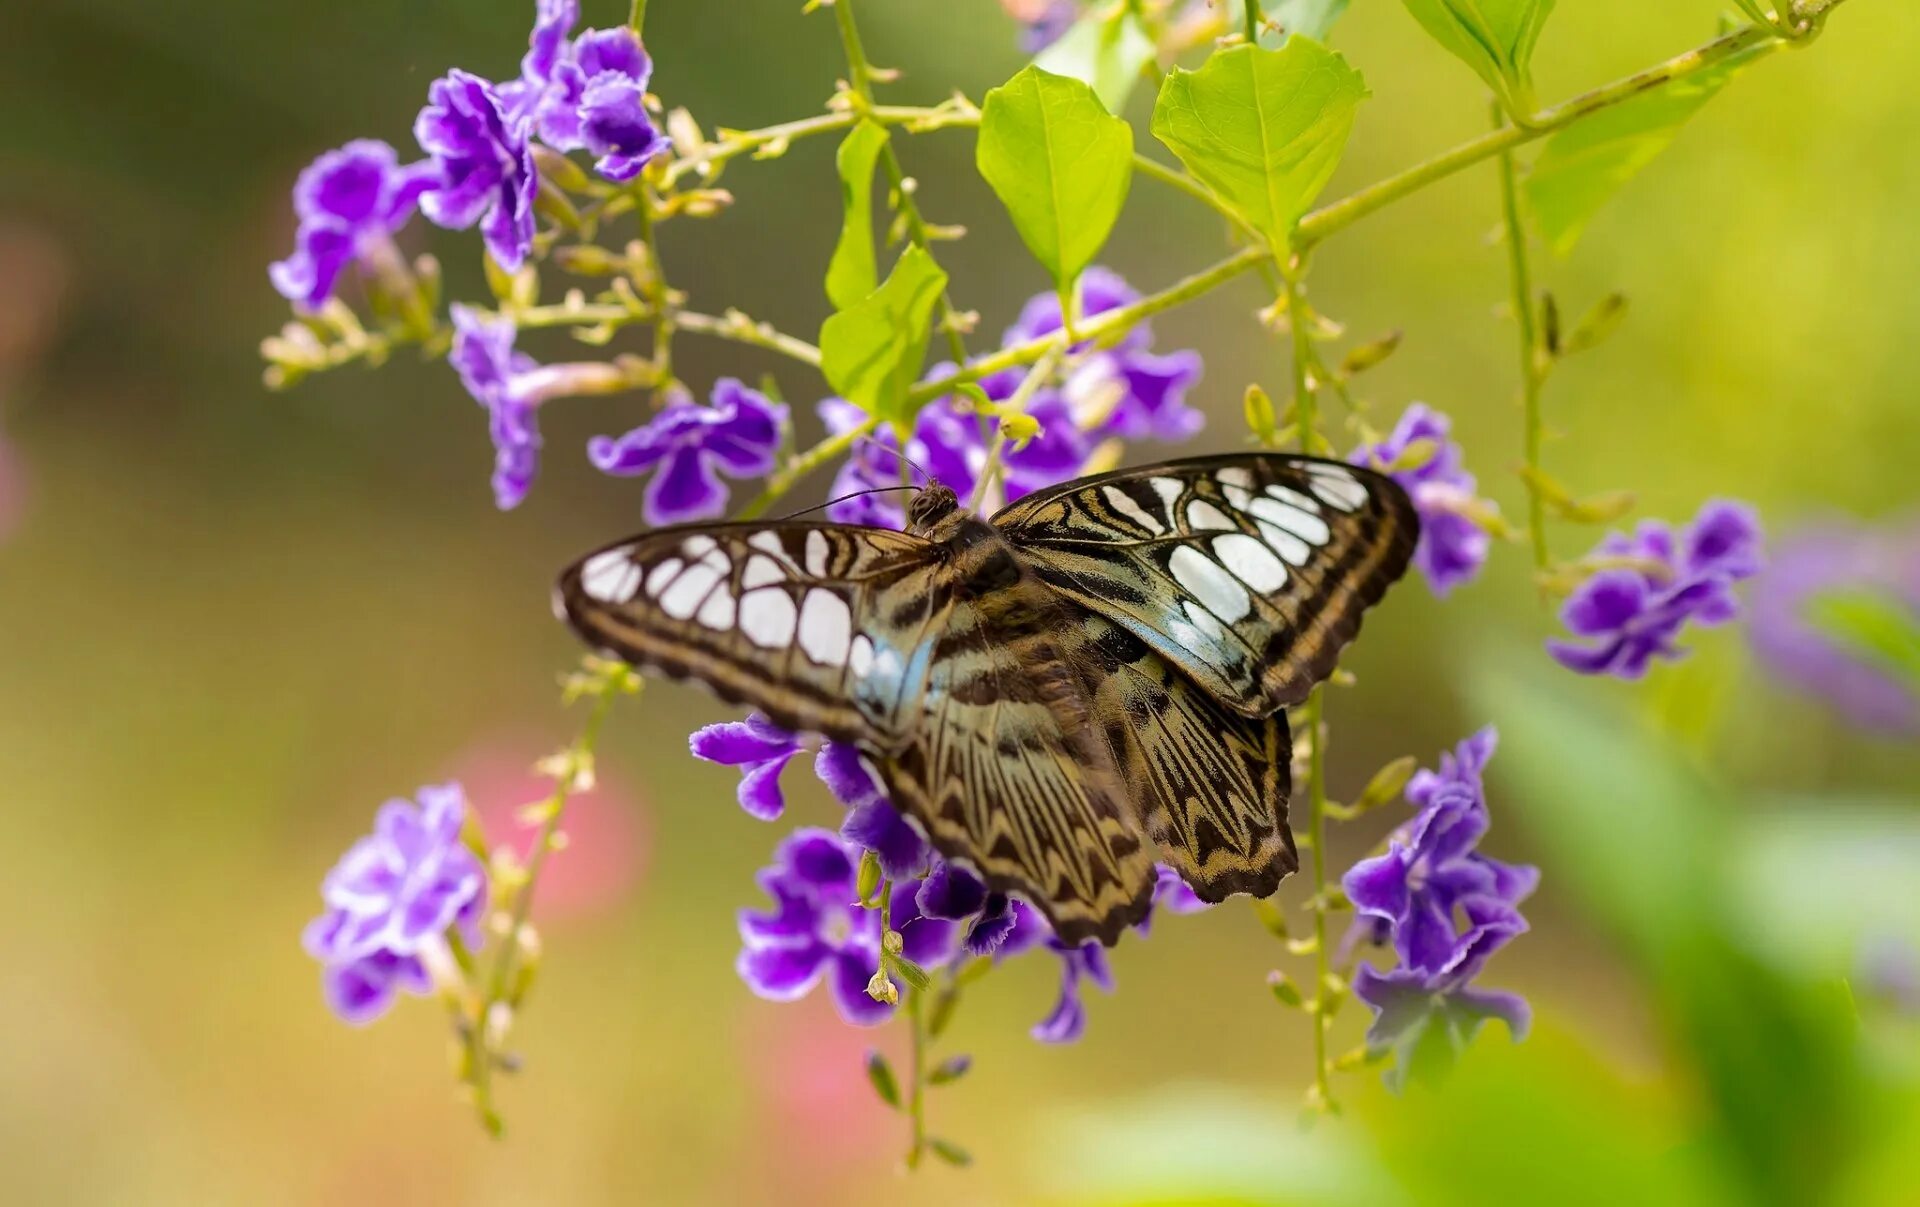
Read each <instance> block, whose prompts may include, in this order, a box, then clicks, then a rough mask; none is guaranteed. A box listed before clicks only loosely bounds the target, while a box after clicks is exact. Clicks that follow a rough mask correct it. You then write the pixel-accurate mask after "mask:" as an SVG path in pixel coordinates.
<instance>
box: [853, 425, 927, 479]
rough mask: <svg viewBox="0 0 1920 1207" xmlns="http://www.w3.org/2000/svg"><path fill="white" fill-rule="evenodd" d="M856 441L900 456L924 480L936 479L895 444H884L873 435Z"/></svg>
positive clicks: (890, 454) (894, 455) (891, 454)
mask: <svg viewBox="0 0 1920 1207" xmlns="http://www.w3.org/2000/svg"><path fill="white" fill-rule="evenodd" d="M854 443H856V444H870V445H872V446H873V447H874V448H875V449H878V450H879V451H880V452H883V453H886V454H888V455H889V456H893V457H897V458H899V459H900V461H901V462H902V463H904V464H905V465H907V466H908V467H909V468H911V469H912V470H914V472H916V473H918V474H919V475H920V477H921V479H922V480H923V481H926V482H932V481H933V480H934V478H933V475H932V474H930V473H928V472H927V471H926V468H925V467H924V466H922V465H921V464H920V463H919V462H918V461H915V460H914V459H913V458H912V457H909V456H907V454H906V453H905V452H904V451H902V450H901V449H899V448H897V447H895V446H894V445H891V444H882V443H880V442H879V441H878V440H875V439H874V438H873V437H872V436H861V437H860V438H859V439H858V440H856V441H855V442H854Z"/></svg>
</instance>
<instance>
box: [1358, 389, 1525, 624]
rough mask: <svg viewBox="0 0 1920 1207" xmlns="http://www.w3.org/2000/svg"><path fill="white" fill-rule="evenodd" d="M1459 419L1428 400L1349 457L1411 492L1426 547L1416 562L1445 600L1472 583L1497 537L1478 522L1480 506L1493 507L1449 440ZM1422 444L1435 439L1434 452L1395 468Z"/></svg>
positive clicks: (1421, 546) (1422, 546) (1421, 545)
mask: <svg viewBox="0 0 1920 1207" xmlns="http://www.w3.org/2000/svg"><path fill="white" fill-rule="evenodd" d="M1452 430H1453V421H1452V420H1451V419H1449V418H1448V417H1447V416H1446V415H1444V414H1442V413H1441V412H1439V411H1436V410H1434V409H1433V408H1432V407H1429V406H1428V405H1427V404H1425V403H1423V402H1416V403H1414V404H1413V405H1412V406H1410V407H1408V408H1407V409H1406V411H1405V412H1404V413H1402V414H1401V416H1400V422H1399V423H1397V424H1395V425H1394V428H1393V432H1392V434H1391V435H1389V436H1388V437H1387V438H1386V439H1385V440H1382V441H1381V442H1380V443H1378V444H1366V445H1361V446H1360V447H1359V448H1356V449H1354V450H1353V453H1352V455H1351V456H1350V457H1349V458H1348V459H1349V460H1350V461H1352V462H1353V463H1354V464H1355V465H1365V466H1370V467H1372V468H1374V469H1380V470H1386V471H1387V472H1389V473H1390V474H1391V475H1392V477H1393V479H1394V480H1395V481H1396V482H1398V483H1400V485H1401V486H1403V487H1405V488H1406V491H1407V494H1408V495H1409V496H1410V497H1411V498H1412V499H1413V505H1414V507H1415V508H1417V509H1418V510H1419V512H1420V543H1419V544H1418V545H1417V546H1415V548H1414V551H1413V564H1414V565H1416V566H1418V567H1419V568H1420V572H1421V573H1422V574H1424V575H1426V578H1427V584H1428V585H1429V586H1431V587H1432V588H1433V593H1434V594H1435V595H1441V596H1444V595H1446V594H1447V593H1448V592H1450V591H1452V590H1453V589H1454V588H1455V587H1457V586H1459V585H1461V584H1462V583H1465V582H1468V581H1470V580H1471V579H1472V578H1473V577H1474V576H1475V575H1477V574H1479V573H1480V567H1482V566H1483V565H1485V564H1486V561H1487V551H1488V549H1489V548H1491V546H1492V538H1491V537H1489V536H1488V535H1487V532H1486V530H1485V529H1484V528H1482V527H1481V526H1480V525H1479V524H1477V523H1475V522H1474V520H1473V518H1472V512H1473V510H1474V509H1475V508H1476V507H1487V508H1490V507H1491V506H1492V504H1490V503H1485V502H1481V501H1479V499H1478V495H1477V493H1476V491H1477V487H1476V483H1475V482H1474V478H1473V475H1472V474H1470V473H1468V472H1467V469H1466V458H1465V454H1464V453H1463V452H1462V450H1461V448H1460V445H1459V443H1458V442H1456V441H1454V440H1452V439H1449V434H1450V433H1451V432H1452ZM1416 440H1425V441H1429V442H1431V443H1432V444H1433V445H1434V453H1433V455H1432V456H1431V457H1429V458H1428V459H1427V460H1426V461H1424V462H1423V463H1421V464H1419V465H1416V466H1414V467H1412V468H1410V469H1389V467H1390V466H1392V465H1393V464H1394V463H1395V462H1397V461H1398V460H1400V458H1401V456H1402V455H1403V454H1405V453H1406V451H1407V447H1408V446H1409V445H1411V444H1412V443H1413V442H1414V441H1416Z"/></svg>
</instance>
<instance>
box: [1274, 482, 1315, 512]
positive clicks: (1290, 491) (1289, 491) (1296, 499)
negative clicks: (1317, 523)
mask: <svg viewBox="0 0 1920 1207" xmlns="http://www.w3.org/2000/svg"><path fill="white" fill-rule="evenodd" d="M1267 493H1268V494H1270V495H1272V496H1273V497H1274V498H1276V499H1278V500H1280V501H1281V502H1282V503H1285V504H1287V505H1289V506H1292V507H1298V508H1299V509H1300V510H1301V511H1305V512H1310V513H1312V514H1313V515H1319V514H1320V500H1318V499H1316V498H1314V497H1313V496H1312V495H1303V494H1301V493H1300V492H1299V491H1297V490H1295V489H1294V488H1293V487H1291V486H1282V485H1280V483H1278V482H1275V483H1274V484H1273V485H1272V486H1269V487H1267Z"/></svg>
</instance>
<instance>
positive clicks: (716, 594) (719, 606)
mask: <svg viewBox="0 0 1920 1207" xmlns="http://www.w3.org/2000/svg"><path fill="white" fill-rule="evenodd" d="M694 619H695V620H697V621H699V622H700V623H701V624H703V625H705V626H706V627H707V628H710V629H712V630H714V631H715V632H725V631H726V630H728V629H730V628H732V627H733V592H731V591H729V590H727V585H726V584H725V583H721V584H720V585H719V586H717V587H715V588H714V589H713V594H711V595H709V596H707V602H705V603H703V604H701V605H700V611H699V612H697V613H695V614H694Z"/></svg>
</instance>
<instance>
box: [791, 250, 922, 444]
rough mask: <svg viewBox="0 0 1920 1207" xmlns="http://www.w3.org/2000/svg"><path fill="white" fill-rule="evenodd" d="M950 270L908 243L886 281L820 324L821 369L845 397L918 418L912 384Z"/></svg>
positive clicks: (892, 416) (901, 418)
mask: <svg viewBox="0 0 1920 1207" xmlns="http://www.w3.org/2000/svg"><path fill="white" fill-rule="evenodd" d="M946 287H947V274H946V273H944V272H942V271H941V270H940V266H939V265H938V264H936V263H934V261H933V257H932V256H930V255H928V254H927V253H926V252H925V251H923V250H922V249H920V248H918V247H909V248H908V249H907V250H906V251H905V252H903V253H901V255H900V260H899V262H898V263H896V264H895V265H894V266H893V271H892V272H891V273H889V274H887V279H886V281H884V282H883V283H882V284H881V286H880V287H879V288H878V289H876V290H874V291H873V292H872V293H870V294H868V295H867V296H866V297H864V298H862V299H860V300H859V301H858V302H855V303H854V304H853V305H851V306H848V307H846V308H845V309H843V310H841V311H840V312H839V313H838V314H834V315H831V316H830V317H828V319H827V321H826V322H825V323H822V324H821V325H820V371H821V372H822V373H824V374H825V375H826V378H827V381H828V382H829V383H830V384H832V386H833V388H834V389H835V390H838V391H839V392H840V394H841V396H842V397H844V398H845V399H847V401H849V402H851V403H853V404H855V405H856V406H858V407H859V408H860V409H861V410H863V411H865V412H867V413H868V414H869V415H877V416H879V417H880V418H881V419H885V420H888V421H889V422H894V423H904V422H906V421H907V420H909V419H912V418H913V415H912V413H911V412H909V411H907V410H906V409H905V403H906V396H907V389H908V387H910V386H911V385H912V384H913V381H914V378H915V377H917V376H918V375H919V373H920V362H921V361H922V360H923V359H925V357H926V355H927V338H928V336H929V334H930V331H929V323H930V321H931V320H932V318H933V308H934V304H935V303H936V302H938V301H939V300H940V294H941V292H942V291H943V290H945V289H946Z"/></svg>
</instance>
